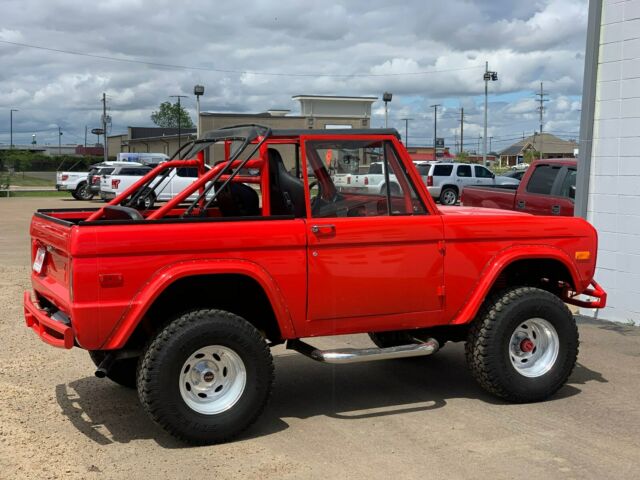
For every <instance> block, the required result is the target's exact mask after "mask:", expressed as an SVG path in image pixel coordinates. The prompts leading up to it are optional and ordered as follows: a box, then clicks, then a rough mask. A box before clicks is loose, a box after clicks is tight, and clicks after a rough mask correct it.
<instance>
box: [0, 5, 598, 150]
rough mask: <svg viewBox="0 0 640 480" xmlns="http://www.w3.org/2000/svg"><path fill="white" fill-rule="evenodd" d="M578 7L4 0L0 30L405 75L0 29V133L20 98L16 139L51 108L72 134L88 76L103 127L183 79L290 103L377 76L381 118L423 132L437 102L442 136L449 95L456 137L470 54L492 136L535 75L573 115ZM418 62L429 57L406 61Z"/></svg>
mask: <svg viewBox="0 0 640 480" xmlns="http://www.w3.org/2000/svg"><path fill="white" fill-rule="evenodd" d="M586 14H587V1H586V0H544V1H533V2H532V1H530V0H529V1H525V0H509V1H507V0H495V1H482V2H480V1H478V2H469V1H468V0H447V1H444V0H443V1H432V2H428V3H427V4H425V2H424V1H421V0H409V1H405V2H396V3H393V2H392V3H390V2H388V1H387V0H367V1H365V0H351V1H349V2H346V1H329V2H306V1H302V0H281V1H279V2H275V3H274V2H272V1H269V0H253V1H250V2H246V3H245V4H243V6H242V8H239V7H238V3H237V2H233V1H230V0H221V1H217V2H215V4H211V3H210V2H198V1H195V0H187V1H185V2H181V3H180V5H179V6H178V5H177V4H175V2H169V1H168V0H154V1H151V0H135V1H132V0H128V1H126V2H125V1H123V0H111V1H103V2H100V3H98V4H92V3H86V2H85V3H78V2H77V1H74V0H61V1H57V2H42V1H38V0H23V1H18V0H6V1H5V2H4V3H3V19H2V23H3V24H4V26H0V40H5V41H10V42H18V43H28V44H33V45H41V46H44V47H49V48H56V49H66V50H73V51H79V52H87V53H92V54H97V55H105V56H111V57H118V58H127V59H138V60H142V61H146V62H151V63H167V64H177V65H190V66H195V67H201V68H205V69H222V70H235V71H245V72H271V73H283V72H284V73H296V74H309V73H311V74H323V75H327V74H328V75H352V74H374V75H380V74H385V75H386V74H405V75H393V76H373V77H362V76H349V77H327V76H322V75H320V76H298V77H296V76H290V77H282V76H264V75H256V74H253V73H244V74H235V73H216V72H213V71H205V70H176V69H168V68H160V67H154V66H148V65H139V64H128V63H119V62H113V61H109V60H101V59H96V58H91V57H86V56H73V55H66V54H63V53H55V52H50V51H44V50H36V49H30V48H25V47H19V46H15V45H8V44H2V43H0V61H1V62H2V69H0V142H1V141H4V142H6V141H8V137H7V134H6V133H5V132H8V130H9V125H8V121H9V118H8V117H9V115H3V114H1V109H7V110H8V109H9V108H18V109H19V110H20V112H18V113H17V114H16V115H15V119H14V130H15V131H16V132H18V133H17V134H16V135H17V138H18V139H19V140H18V141H20V140H22V141H27V140H28V139H30V134H31V131H32V130H33V131H42V133H41V134H40V135H39V138H43V139H44V138H46V135H47V134H48V133H47V132H46V131H45V130H46V129H48V128H51V126H52V125H53V126H55V125H56V124H60V125H61V126H62V128H63V129H64V130H65V131H67V132H69V136H70V137H71V136H73V135H75V136H76V138H77V137H79V136H80V137H81V136H83V135H84V126H85V125H89V127H92V126H97V124H98V122H99V118H100V114H101V111H100V97H101V95H102V92H103V91H106V92H107V94H108V95H109V104H110V108H111V112H110V113H111V115H112V117H113V121H114V129H115V130H123V129H124V128H125V127H126V126H127V125H148V124H150V120H149V115H150V114H151V112H152V111H153V110H154V109H155V108H157V106H158V105H159V104H160V103H161V102H162V101H165V100H168V99H169V95H175V94H184V95H191V91H192V87H193V85H194V84H196V83H201V84H203V85H205V87H206V94H205V96H204V97H203V99H202V101H203V108H204V109H205V110H221V111H243V112H247V111H264V110H267V109H269V108H271V107H280V108H291V109H294V110H295V108H296V107H297V105H294V104H293V103H292V101H291V96H292V95H295V94H302V93H316V94H349V95H359V94H362V95H380V94H381V92H383V91H385V90H388V91H391V92H393V93H394V100H393V102H392V103H391V105H390V108H391V110H390V122H391V124H392V126H395V127H397V128H398V129H399V130H400V131H401V132H404V122H402V121H401V120H400V119H401V118H403V117H411V118H414V119H415V120H414V121H413V122H411V123H410V125H409V128H410V134H411V135H412V136H413V137H415V140H416V141H415V142H412V143H414V144H415V143H416V142H419V143H430V139H431V138H432V136H433V131H432V124H433V113H432V110H431V109H430V108H429V105H431V104H433V103H442V104H443V105H445V107H444V108H443V111H442V113H441V116H442V118H441V119H440V120H439V124H438V126H439V133H440V132H441V133H442V135H444V136H445V137H447V142H449V143H451V142H452V141H453V138H454V135H455V134H456V131H457V130H459V127H458V124H457V117H458V113H457V111H458V106H459V105H461V106H464V108H465V112H466V114H467V122H468V123H466V124H465V132H468V135H469V138H470V139H471V138H472V137H473V136H475V137H477V135H478V133H481V132H482V108H481V105H480V103H481V99H482V93H483V82H482V80H481V79H482V70H483V65H484V62H485V61H489V66H490V68H491V69H494V70H497V71H498V72H499V81H498V82H492V83H491V85H490V89H491V92H492V97H491V105H490V110H489V113H490V115H489V117H490V135H493V136H494V137H495V141H496V144H497V145H499V144H500V143H499V142H498V139H499V138H502V139H507V138H510V137H513V136H514V135H515V134H516V133H517V132H520V131H522V130H524V131H527V132H528V133H531V131H533V129H534V128H537V126H536V125H537V115H536V112H535V104H532V99H533V98H534V97H533V91H534V90H536V89H537V88H538V85H539V82H540V81H541V80H544V82H545V88H546V89H548V91H549V92H550V97H549V98H550V100H551V101H550V102H549V103H548V105H547V107H548V125H549V127H551V126H554V127H557V128H562V129H564V130H567V131H575V130H576V129H577V122H578V118H579V112H578V110H579V108H580V107H579V95H580V90H581V86H582V79H581V78H582V71H583V61H584V60H583V54H582V53H583V52H582V50H583V48H584V43H585V42H584V35H585V26H586ZM9 25H10V27H8V26H9ZM428 71H440V72H439V73H432V74H424V75H423V74H420V75H416V73H418V72H428ZM496 94H500V96H498V97H496V96H495V95H496ZM505 99H507V100H505ZM185 106H186V107H187V108H190V109H192V111H193V109H194V107H195V102H194V101H193V99H192V98H188V99H185ZM380 106H381V103H380V104H377V105H375V106H374V107H375V108H374V111H375V112H376V117H375V118H374V119H373V121H372V124H373V126H381V125H382V123H383V119H382V117H383V115H382V112H381V110H382V109H381V108H380ZM20 132H24V133H20ZM54 133H55V132H54ZM54 133H52V134H51V138H52V139H53V138H55V135H54ZM66 138H67V137H65V139H66ZM56 141H57V138H56ZM506 141H507V140H505V142H506ZM504 146H506V145H504Z"/></svg>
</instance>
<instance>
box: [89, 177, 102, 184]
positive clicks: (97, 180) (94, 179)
mask: <svg viewBox="0 0 640 480" xmlns="http://www.w3.org/2000/svg"><path fill="white" fill-rule="evenodd" d="M91 183H93V184H94V185H95V184H96V183H100V177H93V178H92V179H91Z"/></svg>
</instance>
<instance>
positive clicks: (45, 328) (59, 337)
mask: <svg viewBox="0 0 640 480" xmlns="http://www.w3.org/2000/svg"><path fill="white" fill-rule="evenodd" d="M24 320H25V322H26V324H27V327H29V328H30V329H31V330H33V331H34V332H36V334H37V335H38V336H39V337H40V339H41V340H42V341H43V342H45V343H48V344H49V345H51V346H54V347H58V348H66V349H70V348H72V347H73V344H74V336H73V330H72V329H71V327H70V326H69V325H66V324H65V323H62V322H60V321H58V320H55V319H53V318H51V317H50V316H49V315H48V313H47V312H46V311H45V310H42V309H41V308H40V306H39V305H37V304H36V303H34V302H33V300H31V292H29V291H25V292H24Z"/></svg>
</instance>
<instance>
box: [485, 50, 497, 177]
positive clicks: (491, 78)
mask: <svg viewBox="0 0 640 480" xmlns="http://www.w3.org/2000/svg"><path fill="white" fill-rule="evenodd" d="M482 78H483V79H484V149H483V152H482V165H484V166H485V167H486V166H487V105H488V101H487V99H488V96H489V82H495V81H496V80H498V72H490V71H489V62H485V64H484V76H483V77H482Z"/></svg>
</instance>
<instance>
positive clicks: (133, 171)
mask: <svg viewBox="0 0 640 480" xmlns="http://www.w3.org/2000/svg"><path fill="white" fill-rule="evenodd" d="M210 168H211V167H209V166H208V165H205V170H209V169H210ZM150 171H151V168H150V167H142V168H140V167H139V166H138V167H135V168H133V167H116V168H115V169H114V171H113V172H111V173H110V174H108V175H105V176H103V177H102V183H101V186H100V196H101V197H104V198H103V199H104V200H111V199H113V198H115V197H117V196H118V195H120V194H121V193H122V192H124V191H125V190H126V189H127V188H129V187H130V186H131V185H133V184H134V183H135V182H137V181H138V180H140V179H141V178H142V177H143V176H144V175H146V174H147V173H149V172H150ZM258 173H259V172H258ZM255 174H256V172H255V171H254V169H243V170H242V171H240V172H239V175H241V176H243V177H247V176H255ZM197 179H198V169H197V168H196V167H183V168H177V169H175V171H173V172H171V173H170V174H169V175H167V178H166V179H165V180H164V181H162V182H161V183H160V185H159V186H158V188H157V189H155V190H154V191H147V192H145V195H143V196H141V198H140V201H141V206H143V207H144V208H146V209H149V208H152V207H153V206H154V204H155V203H156V201H158V200H160V201H167V200H171V199H172V198H173V197H175V196H176V195H177V194H178V193H180V192H182V191H183V190H184V189H185V188H186V187H187V186H189V185H190V184H192V183H193V182H195V181H196V180H197ZM194 198H195V195H193V196H192V197H190V198H188V199H187V200H193V199H194Z"/></svg>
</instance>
